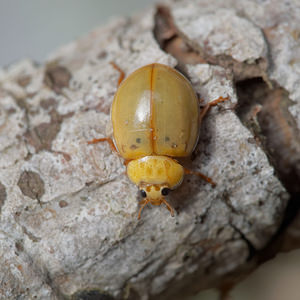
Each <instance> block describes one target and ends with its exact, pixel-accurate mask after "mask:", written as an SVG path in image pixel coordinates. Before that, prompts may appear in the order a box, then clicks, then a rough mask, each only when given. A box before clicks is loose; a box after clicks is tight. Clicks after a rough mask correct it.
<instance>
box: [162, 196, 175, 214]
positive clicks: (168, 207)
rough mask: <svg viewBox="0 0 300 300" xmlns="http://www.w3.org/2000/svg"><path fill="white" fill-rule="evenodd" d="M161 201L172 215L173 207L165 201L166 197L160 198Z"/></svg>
mask: <svg viewBox="0 0 300 300" xmlns="http://www.w3.org/2000/svg"><path fill="white" fill-rule="evenodd" d="M162 202H163V203H164V204H165V205H166V207H167V209H168V210H169V211H170V213H171V216H172V217H174V209H173V207H172V206H171V205H170V204H169V203H168V202H167V200H166V199H162Z"/></svg>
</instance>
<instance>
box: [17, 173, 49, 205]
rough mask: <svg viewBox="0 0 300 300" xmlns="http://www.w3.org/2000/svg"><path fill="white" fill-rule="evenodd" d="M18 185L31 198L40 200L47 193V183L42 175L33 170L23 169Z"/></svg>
mask: <svg viewBox="0 0 300 300" xmlns="http://www.w3.org/2000/svg"><path fill="white" fill-rule="evenodd" d="M18 187H19V188H20V190H21V192H22V194H23V195H25V196H28V197H30V198H31V199H37V200H38V201H40V199H41V198H42V196H43V195H44V193H45V184H44V181H43V180H42V179H41V177H40V175H39V174H38V173H36V172H32V171H23V172H22V174H21V176H20V178H19V181H18Z"/></svg>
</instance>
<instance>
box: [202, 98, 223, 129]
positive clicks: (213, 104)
mask: <svg viewBox="0 0 300 300" xmlns="http://www.w3.org/2000/svg"><path fill="white" fill-rule="evenodd" d="M227 100H229V97H225V98H224V97H219V98H218V99H216V100H214V101H211V102H209V103H207V104H206V105H205V106H204V107H203V109H202V110H201V112H200V115H199V125H201V122H202V120H203V118H204V117H205V115H206V114H207V113H208V111H209V109H210V108H211V107H213V106H216V105H217V104H219V103H221V102H224V101H227Z"/></svg>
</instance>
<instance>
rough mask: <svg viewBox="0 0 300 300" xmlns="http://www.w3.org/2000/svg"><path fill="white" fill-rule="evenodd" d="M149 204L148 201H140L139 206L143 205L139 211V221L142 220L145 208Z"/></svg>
mask: <svg viewBox="0 0 300 300" xmlns="http://www.w3.org/2000/svg"><path fill="white" fill-rule="evenodd" d="M148 202H149V200H148V199H144V200H141V201H140V203H139V204H140V205H141V207H140V209H139V214H138V220H139V219H140V218H141V212H142V210H143V208H144V207H145V206H146V205H147V204H148Z"/></svg>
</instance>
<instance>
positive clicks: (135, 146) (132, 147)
mask: <svg viewBox="0 0 300 300" xmlns="http://www.w3.org/2000/svg"><path fill="white" fill-rule="evenodd" d="M137 148H138V146H137V145H134V144H132V145H131V146H130V149H131V150H135V149H137Z"/></svg>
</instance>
